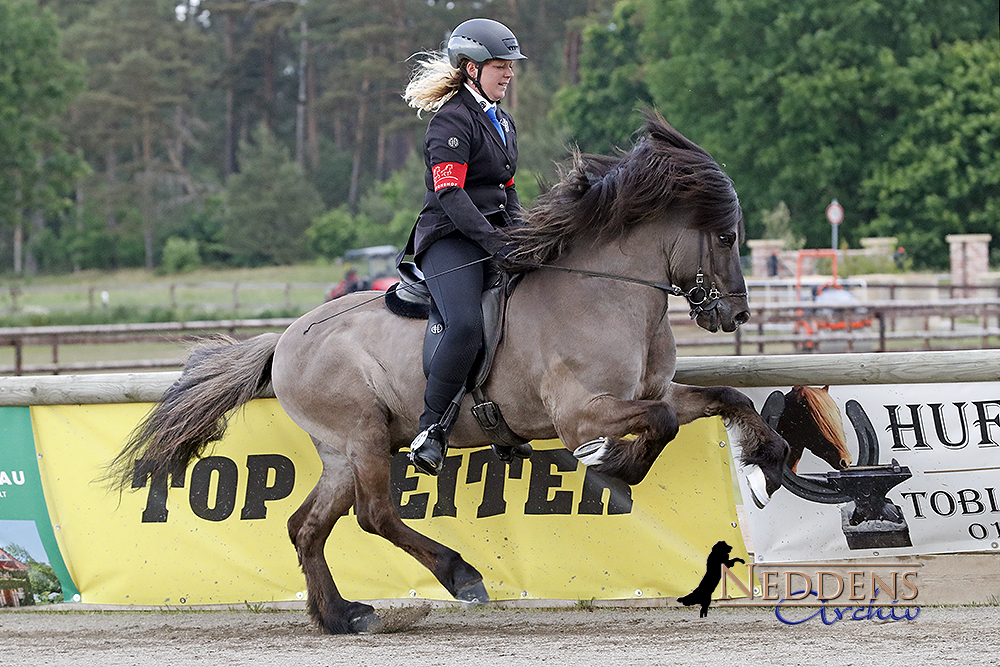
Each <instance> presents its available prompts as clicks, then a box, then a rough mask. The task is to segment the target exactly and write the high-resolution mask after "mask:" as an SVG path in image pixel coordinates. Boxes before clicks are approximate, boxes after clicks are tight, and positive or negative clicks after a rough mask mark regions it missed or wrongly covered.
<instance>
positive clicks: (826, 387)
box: [823, 385, 830, 394]
mask: <svg viewBox="0 0 1000 667" xmlns="http://www.w3.org/2000/svg"><path fill="white" fill-rule="evenodd" d="M823 391H825V392H826V393H828V394H829V393H830V385H825V386H824V387H823Z"/></svg>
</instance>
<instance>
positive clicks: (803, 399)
mask: <svg viewBox="0 0 1000 667" xmlns="http://www.w3.org/2000/svg"><path fill="white" fill-rule="evenodd" d="M792 393H793V394H794V395H795V397H796V398H797V399H798V401H799V402H800V403H802V404H804V407H805V408H806V409H807V410H808V411H809V415H810V417H812V420H813V422H815V424H816V428H818V429H819V431H820V433H822V434H823V437H824V438H826V439H827V440H828V441H829V442H830V443H831V444H832V445H833V446H834V447H835V448H836V449H837V450H838V451H845V450H846V447H847V435H846V434H845V433H844V421H843V419H842V418H841V416H840V408H838V407H837V404H836V403H834V402H833V399H832V398H830V394H829V392H828V391H827V388H826V387H823V388H822V389H818V388H816V387H804V386H796V387H792Z"/></svg>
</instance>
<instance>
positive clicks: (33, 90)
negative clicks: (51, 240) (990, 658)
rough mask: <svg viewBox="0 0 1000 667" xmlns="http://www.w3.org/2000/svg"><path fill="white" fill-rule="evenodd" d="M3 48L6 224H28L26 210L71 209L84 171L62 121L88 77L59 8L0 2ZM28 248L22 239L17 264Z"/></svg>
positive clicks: (1, 163)
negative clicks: (68, 50)
mask: <svg viewBox="0 0 1000 667" xmlns="http://www.w3.org/2000/svg"><path fill="white" fill-rule="evenodd" d="M0 51H2V53H3V57H2V58H0V230H8V229H13V228H14V227H17V228H19V229H23V228H24V227H25V220H24V219H23V218H22V216H24V215H25V213H26V212H30V211H34V212H38V211H43V212H48V213H57V212H59V211H62V210H64V209H66V208H67V207H68V205H69V203H70V202H69V198H68V191H69V189H70V187H71V185H72V183H73V182H74V181H75V180H76V179H77V178H78V177H79V176H80V175H82V173H83V172H84V166H83V163H82V161H81V160H80V159H79V158H78V156H77V155H75V154H74V153H73V152H72V150H71V149H69V148H68V146H67V143H66V139H65V137H64V135H63V134H62V132H60V130H59V126H58V122H57V119H58V116H59V115H60V114H62V113H63V112H64V111H65V109H66V105H67V104H68V103H69V102H70V100H71V99H72V98H73V96H74V95H75V94H76V93H77V92H78V90H79V88H80V87H81V84H82V79H81V74H80V69H79V68H78V67H75V66H73V65H71V64H70V63H69V62H67V61H66V60H65V59H64V58H63V57H62V56H61V55H60V53H59V36H58V32H57V21H56V18H55V16H54V15H53V14H52V12H51V11H49V10H45V9H39V7H38V3H36V2H29V1H27V0H5V1H4V2H0ZM36 230H37V226H35V225H31V226H30V227H29V228H28V234H26V236H27V237H29V239H30V238H31V236H32V232H34V231H36ZM15 238H17V237H15ZM21 252H22V248H21V247H20V246H19V245H17V243H16V242H15V244H14V254H15V255H17V256H16V257H15V258H14V261H13V264H14V265H15V266H20V263H21V256H20V253H21Z"/></svg>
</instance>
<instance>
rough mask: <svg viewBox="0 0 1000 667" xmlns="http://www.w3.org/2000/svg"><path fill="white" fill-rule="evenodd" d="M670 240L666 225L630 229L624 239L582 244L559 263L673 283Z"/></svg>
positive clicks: (571, 266) (588, 269) (646, 225)
mask: <svg viewBox="0 0 1000 667" xmlns="http://www.w3.org/2000/svg"><path fill="white" fill-rule="evenodd" d="M671 237H672V235H671V234H670V233H669V230H664V227H663V225H660V224H653V223H647V224H644V225H640V226H637V227H636V228H634V229H632V230H630V233H629V234H628V235H627V236H625V237H624V238H618V239H614V240H612V241H607V242H602V243H595V242H591V243H585V244H580V245H578V246H577V247H575V248H573V249H572V250H570V251H569V252H567V253H566V254H565V255H564V256H563V257H562V258H560V260H559V261H558V262H557V263H558V264H560V265H562V266H566V267H569V268H575V269H584V270H587V271H597V272H600V273H610V274H614V275H619V276H625V277H628V278H638V279H640V280H648V281H653V282H660V283H666V282H669V280H670V275H669V273H670V271H669V266H668V261H667V253H666V252H665V250H664V248H665V247H666V244H667V243H669V242H670V241H671V240H672V238H671Z"/></svg>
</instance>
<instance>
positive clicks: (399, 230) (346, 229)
mask: <svg viewBox="0 0 1000 667" xmlns="http://www.w3.org/2000/svg"><path fill="white" fill-rule="evenodd" d="M426 191H427V188H426V186H425V184H424V164H423V161H422V160H421V159H420V158H419V157H418V156H416V155H412V156H411V157H410V159H409V160H408V161H407V163H406V166H405V167H404V168H403V169H400V170H399V171H397V172H395V173H394V174H393V175H392V176H390V177H389V179H388V180H386V181H385V182H383V183H379V184H377V185H376V186H375V187H374V188H373V189H371V190H369V191H368V193H366V194H365V195H364V196H363V197H362V198H361V203H360V204H359V206H358V212H357V213H356V214H352V213H351V212H350V209H349V208H348V207H347V206H346V205H345V206H339V207H337V208H335V209H333V210H331V211H328V212H327V213H325V214H323V215H322V216H320V217H318V218H316V220H315V221H313V224H312V225H311V226H310V228H309V230H308V232H307V236H308V238H309V244H310V247H311V248H312V250H313V251H314V252H316V253H317V254H318V255H319V256H321V257H326V258H328V259H332V258H334V257H340V256H342V255H343V254H344V253H345V252H347V251H348V250H351V249H352V248H364V247H366V246H373V245H394V246H396V247H397V248H401V247H402V246H403V245H404V244H405V243H406V239H407V237H408V236H409V233H410V229H411V228H412V227H413V223H415V222H416V221H417V215H418V214H419V213H420V208H421V207H422V206H423V202H424V194H425V193H426Z"/></svg>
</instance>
